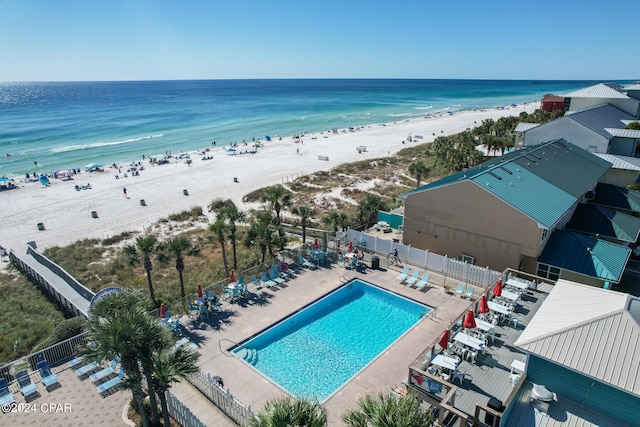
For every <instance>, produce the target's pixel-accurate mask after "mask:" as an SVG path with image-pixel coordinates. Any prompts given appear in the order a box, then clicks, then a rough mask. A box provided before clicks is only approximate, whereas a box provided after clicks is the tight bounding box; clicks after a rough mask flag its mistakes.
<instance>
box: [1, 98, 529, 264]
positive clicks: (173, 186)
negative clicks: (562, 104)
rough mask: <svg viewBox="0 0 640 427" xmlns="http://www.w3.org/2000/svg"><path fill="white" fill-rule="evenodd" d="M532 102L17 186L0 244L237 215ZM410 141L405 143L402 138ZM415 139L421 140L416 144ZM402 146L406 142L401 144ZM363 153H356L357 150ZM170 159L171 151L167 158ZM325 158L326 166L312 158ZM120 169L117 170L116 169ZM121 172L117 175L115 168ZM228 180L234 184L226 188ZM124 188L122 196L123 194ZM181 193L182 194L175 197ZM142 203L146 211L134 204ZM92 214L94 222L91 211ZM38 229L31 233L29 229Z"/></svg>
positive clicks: (21, 247)
mask: <svg viewBox="0 0 640 427" xmlns="http://www.w3.org/2000/svg"><path fill="white" fill-rule="evenodd" d="M538 107H539V104H538V103H528V104H523V105H518V106H515V107H508V108H505V109H485V110H475V111H466V112H460V113H456V114H451V115H448V114H444V115H441V116H438V117H429V118H419V119H411V120H406V121H402V122H394V123H387V124H386V125H384V126H383V125H371V126H367V127H362V128H358V129H356V130H354V131H344V130H341V131H339V132H338V133H329V132H325V133H323V134H320V133H318V134H311V135H307V136H305V137H304V138H303V142H302V143H294V140H293V138H291V137H286V138H283V139H282V140H273V141H269V142H264V145H263V147H261V148H259V149H258V152H257V153H256V154H238V155H234V156H231V155H227V154H225V152H224V150H223V148H221V147H219V146H218V147H214V148H212V151H210V152H209V153H208V155H212V156H213V159H211V160H201V157H202V156H201V155H198V154H197V153H191V159H192V164H191V165H190V166H189V165H187V163H186V161H185V160H175V159H172V161H171V163H169V164H166V165H160V166H151V165H150V164H149V162H148V161H145V162H144V163H143V164H144V166H145V170H143V171H142V172H140V175H139V176H129V177H128V178H120V179H116V178H115V175H116V174H117V170H114V169H112V168H110V167H106V168H105V171H104V172H94V173H89V172H85V171H83V172H82V173H80V174H79V175H76V176H75V179H74V180H70V181H60V180H58V179H51V186H50V187H44V186H42V185H41V184H39V183H20V184H19V188H18V189H15V190H7V191H2V192H0V203H1V204H2V207H3V208H2V233H1V234H0V245H2V246H4V247H5V248H10V249H13V250H15V251H16V252H18V253H22V252H23V251H25V250H26V243H27V242H30V241H35V242H36V244H37V246H38V248H39V249H43V248H46V247H51V246H56V245H57V246H62V245H66V244H70V243H72V242H74V241H77V240H80V239H84V238H100V239H103V238H106V237H109V236H114V235H117V234H119V233H122V232H124V231H143V230H144V229H145V228H146V227H148V226H150V225H151V224H153V223H154V222H156V221H157V220H159V219H160V218H166V217H167V216H169V215H170V214H172V213H177V212H181V211H183V210H186V209H189V208H191V207H193V206H202V207H203V208H204V210H205V213H206V206H207V205H208V204H209V202H211V201H212V200H213V199H215V198H218V197H221V198H229V199H232V200H233V201H234V202H235V203H236V204H237V205H238V206H240V207H241V208H242V209H246V208H248V207H249V206H246V205H245V204H244V203H243V202H242V198H243V196H244V195H245V194H247V193H249V192H251V191H253V190H255V189H258V188H261V187H266V186H270V185H274V184H278V183H284V182H286V181H291V180H292V179H294V178H296V177H298V176H300V175H304V174H309V173H313V172H317V171H320V170H328V169H331V168H333V167H335V166H337V165H340V164H343V163H348V162H352V161H357V160H363V159H370V158H378V157H384V156H387V155H390V154H391V155H392V154H394V153H396V152H397V151H399V150H401V149H402V148H406V147H408V146H413V145H417V144H423V143H425V142H431V141H433V140H434V139H435V137H437V136H440V135H451V134H454V133H457V132H461V131H464V130H465V129H467V128H473V127H475V126H477V125H479V124H480V123H481V121H482V120H484V119H488V118H491V119H494V120H496V119H498V118H500V117H502V116H508V115H514V116H517V115H518V114H519V113H520V112H521V111H526V112H528V113H531V112H533V111H534V110H535V109H536V108H538ZM410 135H411V136H413V137H414V140H413V142H411V143H409V142H408V136H410ZM416 135H421V136H423V139H416V138H415V136H416ZM403 141H407V142H406V143H405V144H404V145H403ZM359 146H365V147H366V152H363V153H358V151H357V147H359ZM174 154H176V153H174ZM318 156H328V158H329V160H319V158H318ZM122 167H123V169H126V166H125V165H122ZM123 171H124V170H123ZM234 177H235V178H237V180H238V182H237V183H236V182H234ZM87 183H90V184H91V187H92V188H91V189H89V190H81V191H76V190H75V189H74V187H75V185H86V184H87ZM124 187H126V189H127V194H128V198H125V197H124V195H123V188H124ZM183 190H187V192H188V193H189V195H188V196H186V195H184V194H183ZM141 199H144V201H145V203H146V206H142V205H141V204H140V200H141ZM92 211H96V212H97V215H98V218H93V217H92V215H91V213H92ZM38 223H42V224H44V227H45V230H43V231H40V230H38V227H37V224H38Z"/></svg>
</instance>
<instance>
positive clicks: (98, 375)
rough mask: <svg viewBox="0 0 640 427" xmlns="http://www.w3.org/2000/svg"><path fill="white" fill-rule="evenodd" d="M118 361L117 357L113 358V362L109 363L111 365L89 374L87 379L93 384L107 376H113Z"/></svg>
mask: <svg viewBox="0 0 640 427" xmlns="http://www.w3.org/2000/svg"><path fill="white" fill-rule="evenodd" d="M119 361H120V359H118V358H117V357H114V358H113V360H112V361H111V365H109V366H107V367H106V368H104V369H101V370H99V371H98V372H96V373H93V374H91V376H90V377H89V378H91V381H92V382H93V383H94V384H95V383H97V382H99V381H101V380H103V379H105V378H107V377H108V376H109V375H111V374H113V373H114V372H115V371H116V366H117V365H118V362H119Z"/></svg>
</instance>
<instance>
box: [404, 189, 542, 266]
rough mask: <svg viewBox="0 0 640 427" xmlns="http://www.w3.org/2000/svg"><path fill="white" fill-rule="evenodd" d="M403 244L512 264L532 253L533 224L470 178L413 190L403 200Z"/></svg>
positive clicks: (535, 246)
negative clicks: (415, 191)
mask: <svg viewBox="0 0 640 427" xmlns="http://www.w3.org/2000/svg"><path fill="white" fill-rule="evenodd" d="M404 214H405V220H404V226H403V242H404V243H405V244H410V245H411V246H414V247H418V248H420V249H428V250H430V251H433V252H436V253H439V254H441V255H448V256H451V257H454V256H458V255H460V254H461V253H464V254H467V255H471V256H474V257H475V258H476V265H481V266H488V267H489V268H491V269H493V270H497V271H501V270H503V269H505V268H506V267H512V268H517V267H518V264H519V263H520V258H521V256H522V255H525V256H530V257H537V256H538V255H539V251H540V250H541V249H540V248H541V247H540V236H541V233H542V231H541V230H540V229H539V228H538V226H537V223H536V222H535V221H533V220H532V219H531V218H529V217H527V216H525V215H523V214H522V213H520V212H519V211H517V210H516V209H514V208H512V207H511V206H509V205H507V204H506V203H504V202H502V201H501V200H500V199H498V198H496V197H495V196H493V195H492V194H491V193H489V192H487V191H486V190H484V189H483V188H481V187H480V186H478V185H476V184H475V183H473V182H471V181H463V182H460V183H456V184H452V185H447V186H443V187H440V188H435V189H432V190H428V191H424V192H420V193H414V194H411V195H409V196H408V197H407V200H406V201H405V211H404Z"/></svg>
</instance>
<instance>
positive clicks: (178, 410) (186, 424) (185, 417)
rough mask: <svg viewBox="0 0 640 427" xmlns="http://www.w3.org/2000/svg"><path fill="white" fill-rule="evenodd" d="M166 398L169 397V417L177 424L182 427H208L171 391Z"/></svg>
mask: <svg viewBox="0 0 640 427" xmlns="http://www.w3.org/2000/svg"><path fill="white" fill-rule="evenodd" d="M165 396H166V397H167V408H168V409H169V415H170V416H171V418H173V419H174V421H175V422H177V423H178V424H180V425H181V426H182V427H206V425H205V424H204V423H203V422H202V421H200V419H198V417H196V416H195V414H194V413H193V412H191V410H190V409H189V408H188V407H186V406H185V405H184V403H182V402H180V400H178V398H177V397H175V396H174V395H173V394H171V393H170V392H169V391H167V392H166V394H165Z"/></svg>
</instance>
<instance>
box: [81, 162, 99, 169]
mask: <svg viewBox="0 0 640 427" xmlns="http://www.w3.org/2000/svg"><path fill="white" fill-rule="evenodd" d="M101 167H102V165H101V164H100V163H89V164H88V165H87V166H85V168H87V169H97V168H101Z"/></svg>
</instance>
